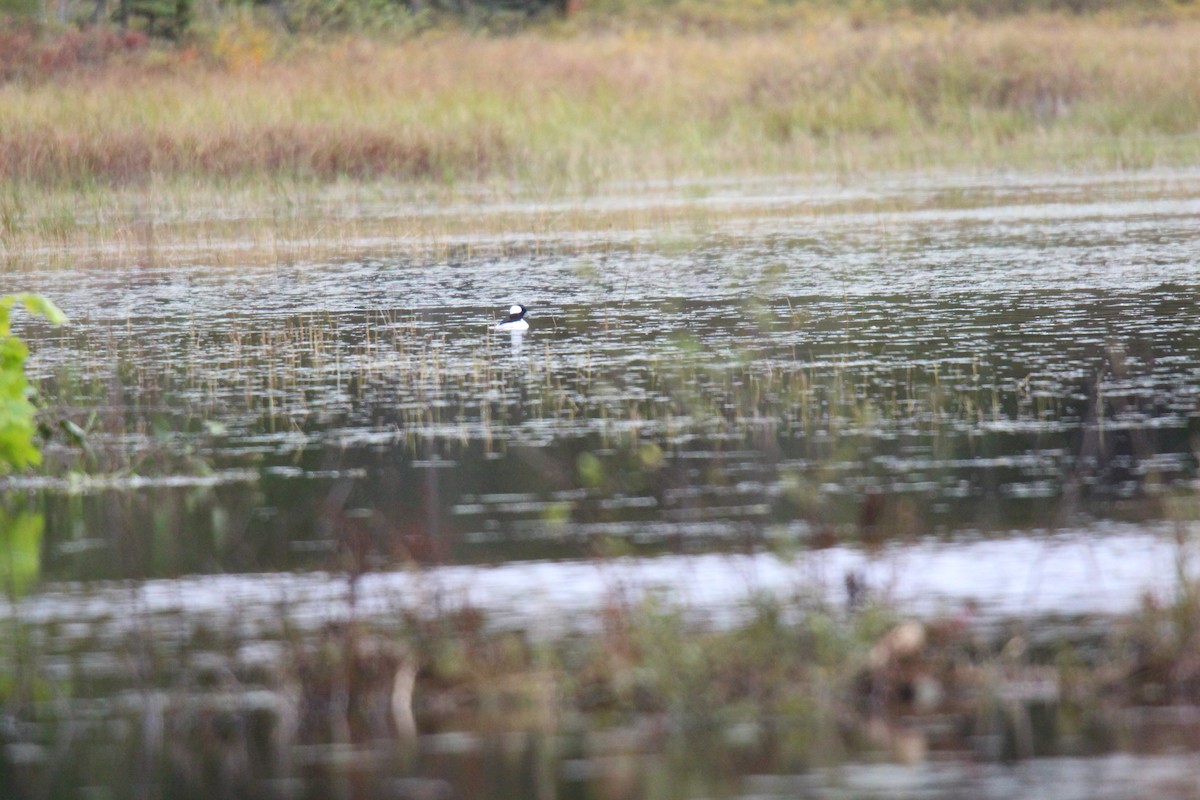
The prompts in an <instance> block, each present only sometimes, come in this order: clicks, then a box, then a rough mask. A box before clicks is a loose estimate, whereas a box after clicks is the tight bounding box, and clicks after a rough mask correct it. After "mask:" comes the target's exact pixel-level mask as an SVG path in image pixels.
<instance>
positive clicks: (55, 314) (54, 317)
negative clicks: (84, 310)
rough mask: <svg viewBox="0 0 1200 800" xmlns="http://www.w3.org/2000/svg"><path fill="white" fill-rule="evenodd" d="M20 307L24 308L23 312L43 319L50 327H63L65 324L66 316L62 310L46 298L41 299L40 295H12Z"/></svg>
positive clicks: (28, 293)
mask: <svg viewBox="0 0 1200 800" xmlns="http://www.w3.org/2000/svg"><path fill="white" fill-rule="evenodd" d="M13 297H14V298H16V300H17V301H19V302H20V303H21V305H23V306H25V310H26V311H28V312H29V313H30V314H33V315H34V316H37V317H45V318H46V321H48V322H49V323H50V324H51V325H65V324H66V323H67V315H66V314H64V313H63V312H62V310H61V309H60V308H59V307H58V306H56V305H54V302H53V301H52V300H50V299H49V298H47V297H42V296H41V295H40V294H34V293H33V292H21V293H20V294H15V295H13Z"/></svg>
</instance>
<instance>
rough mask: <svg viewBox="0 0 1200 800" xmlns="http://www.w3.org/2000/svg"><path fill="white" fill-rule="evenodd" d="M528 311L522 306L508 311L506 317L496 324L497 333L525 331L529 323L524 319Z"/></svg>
mask: <svg viewBox="0 0 1200 800" xmlns="http://www.w3.org/2000/svg"><path fill="white" fill-rule="evenodd" d="M527 310H528V309H526V308H525V306H523V305H520V304H518V305H514V306H512V307H511V308H509V309H508V316H507V317H505V318H504V319H502V320H500V322H498V323H496V330H498V331H527V330H529V322H528V320H526V319H525V313H526V311H527Z"/></svg>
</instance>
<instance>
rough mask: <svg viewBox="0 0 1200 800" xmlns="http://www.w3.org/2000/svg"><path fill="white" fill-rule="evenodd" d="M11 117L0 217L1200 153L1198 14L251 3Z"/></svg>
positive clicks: (1137, 163)
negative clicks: (462, 187) (192, 199)
mask: <svg viewBox="0 0 1200 800" xmlns="http://www.w3.org/2000/svg"><path fill="white" fill-rule="evenodd" d="M0 117H2V118H3V119H5V121H6V123H5V125H4V126H3V129H2V130H0V179H2V180H3V181H4V182H5V183H7V185H8V186H9V189H8V190H7V192H6V194H7V195H8V198H7V199H6V201H5V214H4V215H3V219H0V233H2V232H4V229H5V227H9V228H11V227H13V226H14V225H16V224H19V222H20V220H19V218H18V217H19V211H20V209H19V205H20V200H19V197H18V198H17V199H14V195H24V194H26V193H27V192H29V191H30V190H32V191H34V192H43V191H45V190H48V189H72V190H74V189H79V188H85V189H86V188H99V189H102V190H108V189H110V188H112V187H126V186H131V185H143V186H144V185H147V184H154V183H158V184H162V183H166V184H177V185H178V184H184V185H191V184H194V183H200V184H208V185H213V184H216V185H223V184H227V183H229V182H234V183H247V182H249V183H256V182H278V181H285V182H299V183H301V184H312V183H314V182H315V183H317V184H323V183H327V182H330V181H334V180H338V179H346V178H349V179H351V180H362V179H371V180H376V179H383V180H388V181H401V182H407V183H417V184H432V185H438V186H444V185H447V184H456V183H461V182H479V181H484V182H487V181H503V182H506V183H508V182H516V183H517V184H519V185H523V186H528V187H536V188H537V189H538V190H539V191H542V192H544V191H555V190H578V189H584V190H586V189H589V188H591V187H594V186H596V185H597V184H599V183H603V182H607V181H612V180H626V179H632V180H641V179H649V178H663V177H680V176H697V175H712V174H730V173H734V174H736V173H762V172H780V171H784V172H792V173H796V172H799V173H803V172H840V173H851V174H853V173H855V172H859V171H877V170H894V169H912V168H928V167H953V168H964V167H965V168H990V167H1018V168H1020V167H1030V168H1047V167H1052V168H1084V169H1086V168H1098V167H1104V168H1111V167H1145V166H1150V165H1161V164H1174V163H1195V161H1196V160H1197V157H1198V156H1200V136H1198V135H1197V134H1198V133H1200V20H1192V19H1187V18H1183V17H1180V18H1177V19H1175V20H1173V21H1171V22H1170V23H1167V24H1158V23H1156V24H1138V25H1121V24H1116V23H1113V22H1107V21H1105V20H1104V19H1101V18H1073V19H1070V20H1068V19H1066V18H1060V17H1053V16H1041V15H1035V16H1026V17H1015V18H1008V19H1003V20H997V21H979V20H973V21H962V20H957V21H956V20H954V19H950V18H945V19H941V18H939V19H928V18H926V19H919V20H900V21H892V22H886V23H874V24H868V25H865V26H857V25H855V24H853V21H852V20H850V19H848V18H845V17H833V16H831V17H826V18H821V19H806V20H803V21H802V20H801V19H800V18H798V17H797V18H795V19H793V20H792V23H791V24H789V25H786V26H784V27H783V28H782V29H781V30H777V31H756V30H742V31H740V32H729V31H723V32H720V33H718V34H712V33H705V32H702V31H701V32H694V31H693V32H687V31H682V32H681V31H680V30H679V29H678V28H677V27H675V28H671V27H660V28H655V29H637V30H624V31H612V30H608V31H605V30H600V29H592V30H590V31H589V30H584V29H574V28H571V29H569V28H562V29H550V28H546V29H540V30H538V31H535V32H525V33H520V34H517V35H514V36H508V37H479V36H475V35H471V34H469V33H467V32H462V31H458V32H440V33H432V34H427V35H422V36H417V37H415V38H411V39H407V40H403V41H395V42H383V41H379V40H370V39H363V38H356V39H346V40H342V41H339V42H335V43H328V42H327V43H323V44H312V43H308V44H298V43H296V42H295V41H292V42H290V43H285V42H283V41H282V40H279V39H277V38H275V37H274V36H273V35H272V34H270V33H269V32H267V31H265V30H262V29H259V28H255V27H253V26H251V25H249V24H248V23H247V24H246V25H243V26H242V27H241V28H235V29H231V30H230V31H228V32H227V33H226V34H224V35H223V36H222V37H220V40H219V42H218V43H216V44H214V45H213V46H212V47H211V48H210V49H209V50H207V51H204V52H198V51H197V50H195V49H187V48H184V49H170V50H151V49H144V50H136V49H134V50H131V51H129V52H127V53H124V54H123V55H122V57H120V58H112V59H106V60H104V61H103V63H101V64H98V65H93V66H90V67H87V68H77V69H73V70H65V71H61V72H58V73H55V77H54V78H53V79H52V80H39V79H38V78H37V77H31V76H25V77H24V78H23V79H20V80H13V81H10V82H8V83H7V84H5V85H3V86H2V87H0ZM14 215H16V216H14Z"/></svg>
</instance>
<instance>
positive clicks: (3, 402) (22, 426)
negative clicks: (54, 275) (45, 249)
mask: <svg viewBox="0 0 1200 800" xmlns="http://www.w3.org/2000/svg"><path fill="white" fill-rule="evenodd" d="M17 305H21V306H24V308H25V310H26V311H28V312H29V313H30V314H33V315H35V316H39V317H45V318H46V319H47V320H49V321H50V322H51V323H53V324H54V325H61V324H63V323H64V322H66V321H67V317H66V315H65V314H63V312H62V311H60V310H59V309H58V306H56V305H54V303H52V302H50V301H49V300H47V299H46V298H44V297H42V296H41V295H36V294H30V293H27V292H23V293H20V294H10V295H5V296H4V297H0V473H6V472H10V471H12V470H14V469H23V468H24V467H27V466H30V465H33V464H38V463H40V462H41V460H42V454H41V452H40V451H39V450H38V448H37V445H36V444H35V443H34V441H33V437H34V434H35V433H36V431H37V425H36V423H35V421H34V415H35V414H36V411H37V410H36V409H35V408H34V405H33V402H32V399H31V396H32V392H33V390H32V389H31V387H30V386H29V381H28V380H27V379H26V377H25V359H26V358H27V357H28V356H29V348H28V347H27V346H26V345H25V342H23V341H21V339H20V337H18V336H15V335H14V334H13V332H12V324H11V318H12V310H13V307H14V306H17Z"/></svg>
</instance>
